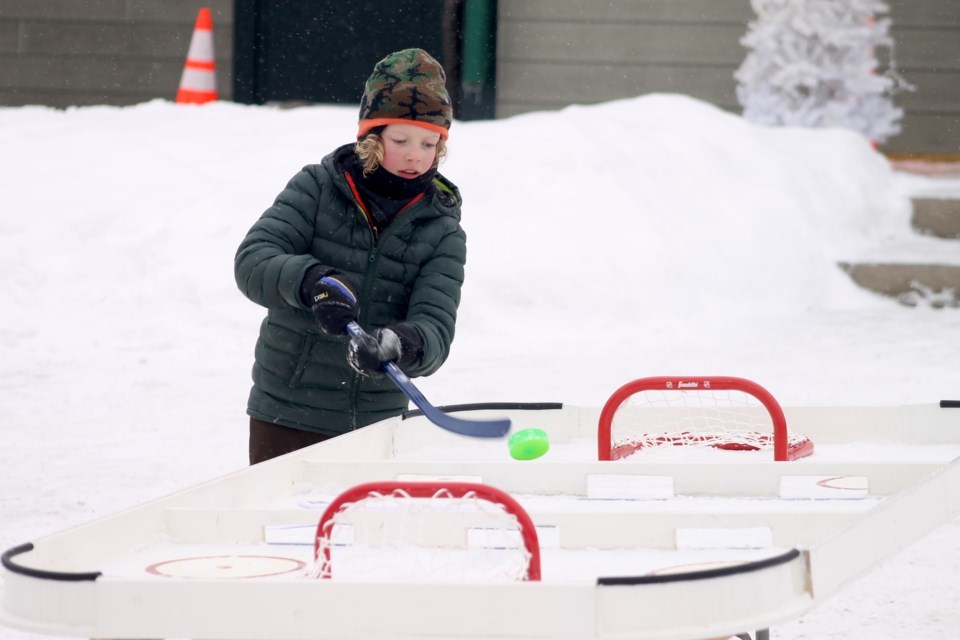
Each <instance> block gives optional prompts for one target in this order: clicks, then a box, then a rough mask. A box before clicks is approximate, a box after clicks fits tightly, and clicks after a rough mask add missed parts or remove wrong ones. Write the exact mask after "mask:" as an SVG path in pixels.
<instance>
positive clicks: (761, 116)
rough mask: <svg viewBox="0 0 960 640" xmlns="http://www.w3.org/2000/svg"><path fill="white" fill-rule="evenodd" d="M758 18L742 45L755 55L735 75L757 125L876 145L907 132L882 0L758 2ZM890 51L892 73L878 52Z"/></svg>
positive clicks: (747, 115)
mask: <svg viewBox="0 0 960 640" xmlns="http://www.w3.org/2000/svg"><path fill="white" fill-rule="evenodd" d="M751 4H752V6H753V10H754V12H755V13H756V14H757V19H756V20H754V21H752V22H751V23H750V25H749V28H748V30H747V33H746V35H745V36H744V37H743V38H742V39H741V41H740V42H741V44H743V45H744V46H745V47H747V48H748V49H751V52H750V53H748V54H747V56H746V58H745V59H744V61H743V64H742V65H741V66H740V68H739V69H738V70H737V71H736V73H735V74H734V77H735V78H736V80H737V98H738V100H739V101H740V105H741V106H742V107H743V115H744V117H745V118H746V119H747V120H750V121H751V122H757V123H761V124H770V125H792V126H803V127H846V128H848V129H854V130H856V131H860V132H861V133H863V134H864V135H866V136H867V137H868V138H870V139H871V140H873V141H875V142H878V143H880V142H884V141H886V140H887V139H889V138H890V137H891V136H893V135H896V134H897V133H899V132H900V123H899V121H900V118H901V117H902V116H903V110H902V109H899V108H897V107H895V106H894V104H893V100H892V96H893V94H895V93H896V92H897V91H898V90H902V89H910V88H911V87H909V85H907V84H906V83H905V82H904V81H903V79H902V78H901V77H900V76H899V75H898V74H897V73H896V67H895V65H894V63H893V38H891V37H890V35H889V29H890V20H889V19H888V18H878V17H877V16H880V15H881V14H884V13H887V11H888V7H887V5H886V4H885V3H884V2H881V1H880V0H751ZM881 49H887V50H888V51H889V57H888V67H889V68H888V70H887V71H886V73H883V74H881V73H878V72H877V54H878V52H880V50H881Z"/></svg>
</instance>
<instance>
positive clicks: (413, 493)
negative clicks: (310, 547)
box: [311, 481, 540, 581]
mask: <svg viewBox="0 0 960 640" xmlns="http://www.w3.org/2000/svg"><path fill="white" fill-rule="evenodd" d="M311 574H312V575H313V576H314V577H317V578H322V579H331V578H333V579H337V580H371V579H376V580H386V581H390V580H402V581H411V580H417V581H462V580H465V579H473V580H480V581H519V580H539V579H540V546H539V542H538V540H537V532H536V528H535V527H534V524H533V522H532V520H531V519H530V516H529V515H528V514H527V513H526V511H524V509H523V507H521V506H520V504H519V503H517V501H516V500H514V499H513V498H512V497H511V496H510V495H508V494H507V493H504V492H503V491H500V490H499V489H496V488H494V487H491V486H488V485H484V484H480V483H470V482H444V481H439V482H403V481H397V482H371V483H366V484H361V485H357V486H355V487H352V488H351V489H348V490H346V491H344V492H343V493H341V494H340V495H339V496H337V498H335V499H334V500H333V502H331V503H330V505H329V506H328V507H327V509H326V510H325V511H324V513H323V515H322V516H321V518H320V521H319V523H318V524H317V532H316V540H315V545H314V566H313V567H312V569H311Z"/></svg>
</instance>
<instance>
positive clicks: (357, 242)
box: [234, 146, 467, 435]
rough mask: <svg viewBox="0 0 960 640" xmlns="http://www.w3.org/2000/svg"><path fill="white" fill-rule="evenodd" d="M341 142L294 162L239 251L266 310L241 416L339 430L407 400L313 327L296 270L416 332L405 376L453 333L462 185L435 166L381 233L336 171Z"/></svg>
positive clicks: (442, 348)
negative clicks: (337, 283)
mask: <svg viewBox="0 0 960 640" xmlns="http://www.w3.org/2000/svg"><path fill="white" fill-rule="evenodd" d="M350 148H351V146H347V147H341V148H340V149H338V150H337V151H335V152H334V153H331V154H330V155H328V156H327V157H325V158H324V159H323V160H322V161H321V163H320V164H318V165H309V166H307V167H304V168H303V170H302V171H300V172H299V173H298V174H297V175H295V176H294V177H293V178H292V179H291V180H290V182H289V183H288V184H287V186H286V188H285V189H284V190H283V191H282V192H281V193H280V195H279V196H277V199H276V201H275V202H274V204H273V205H272V206H271V207H270V208H269V209H267V210H266V211H265V212H264V214H263V216H261V217H260V219H259V220H258V221H257V222H256V223H255V224H254V225H253V227H252V228H251V229H250V231H249V232H248V233H247V235H246V237H245V238H244V239H243V242H242V243H241V244H240V247H239V249H238V250H237V254H236V258H235V260H234V275H235V277H236V280H237V285H238V286H239V287H240V290H241V291H242V292H243V294H244V295H246V296H247V297H248V298H250V300H252V301H254V302H256V303H257V304H259V305H262V306H264V307H266V308H267V317H266V318H265V319H264V321H263V323H262V324H261V326H260V336H259V339H258V340H257V345H256V352H255V358H256V362H255V364H254V367H253V389H252V390H251V392H250V399H249V402H248V404H247V413H248V414H249V415H250V416H253V417H254V418H257V419H258V420H263V421H265V422H275V423H278V424H281V425H285V426H288V427H294V428H297V429H303V430H307V431H314V432H317V433H321V434H325V435H337V434H340V433H344V432H346V431H349V430H352V429H356V428H358V427H362V426H365V425H368V424H371V423H373V422H376V421H378V420H383V419H384V418H387V417H390V416H395V415H398V414H399V413H401V412H403V411H404V410H406V409H407V398H406V396H404V395H403V393H402V392H400V391H399V390H397V389H396V387H395V386H394V385H393V383H392V382H390V380H389V379H388V378H386V377H381V378H379V379H371V378H364V377H361V376H360V375H358V374H357V373H355V372H354V370H353V369H352V368H351V367H350V365H349V364H347V356H346V354H347V338H346V337H343V338H340V337H331V336H327V335H325V334H323V333H322V332H321V331H320V330H319V329H318V328H317V326H316V325H315V324H314V320H313V315H312V313H311V311H310V309H309V307H306V306H304V304H303V303H302V302H301V301H300V299H299V289H300V284H301V281H302V280H303V275H304V273H305V272H306V271H307V269H309V268H310V267H312V266H314V265H317V264H322V265H326V266H329V267H333V268H334V269H337V270H339V271H341V272H343V273H345V274H346V275H347V276H349V277H350V279H351V280H352V281H353V282H354V284H355V285H356V286H357V287H358V289H359V291H358V293H359V298H360V324H361V325H362V326H363V327H364V328H365V329H367V330H368V331H372V330H373V329H375V328H377V327H382V326H386V325H389V324H394V323H397V322H404V323H407V324H409V325H411V326H413V327H414V328H415V329H416V330H417V331H418V332H419V334H420V337H421V338H422V339H423V355H422V357H421V358H420V359H419V360H418V361H416V362H414V363H413V364H412V365H410V366H408V367H405V372H406V373H407V375H409V376H411V377H416V376H425V375H429V374H431V373H433V372H434V371H436V370H437V369H438V368H439V367H440V365H441V364H443V362H444V361H445V360H446V358H447V355H448V354H449V351H450V345H451V343H452V342H453V337H454V327H455V324H456V317H457V307H458V306H459V304H460V288H461V286H462V284H463V271H464V269H463V267H464V263H465V262H466V251H467V250H466V234H465V233H464V232H463V229H461V228H460V203H461V200H460V193H459V191H458V190H457V188H456V186H454V185H453V184H452V183H450V182H449V181H447V180H446V178H444V177H443V176H441V175H440V174H437V177H436V178H435V179H434V186H435V189H432V190H431V192H429V193H428V195H427V197H425V198H422V199H421V200H419V201H418V202H416V203H414V204H413V205H412V206H409V207H408V208H407V209H405V210H404V211H402V212H400V213H399V214H398V215H397V216H396V218H394V219H393V221H392V222H391V223H390V224H389V225H388V226H387V227H386V228H385V229H384V230H383V233H382V234H381V236H380V237H379V238H376V237H375V234H374V231H373V228H372V227H371V225H370V224H369V223H368V222H367V218H366V216H365V214H364V213H363V211H362V210H361V209H360V206H359V204H358V203H357V201H356V199H355V197H354V196H353V194H352V192H351V190H350V186H349V184H348V183H347V181H346V179H345V177H344V168H343V164H342V160H343V158H344V154H346V153H352V151H350Z"/></svg>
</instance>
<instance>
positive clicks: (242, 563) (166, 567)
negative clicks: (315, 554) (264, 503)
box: [145, 555, 307, 579]
mask: <svg viewBox="0 0 960 640" xmlns="http://www.w3.org/2000/svg"><path fill="white" fill-rule="evenodd" d="M306 566H307V565H306V563H305V562H302V561H300V560H296V559H294V558H283V557H279V556H232V555H226V556H199V557H192V558H177V559H175V560H164V561H163V562H157V563H155V564H151V565H149V566H148V567H146V569H145V571H146V572H147V573H151V574H153V575H157V576H162V577H164V578H187V579H191V578H192V579H200V578H235V579H246V578H266V577H270V576H278V575H282V574H285V573H292V572H294V571H300V570H302V569H303V568H304V567H306Z"/></svg>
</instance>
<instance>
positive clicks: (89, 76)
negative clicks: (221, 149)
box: [0, 0, 233, 107]
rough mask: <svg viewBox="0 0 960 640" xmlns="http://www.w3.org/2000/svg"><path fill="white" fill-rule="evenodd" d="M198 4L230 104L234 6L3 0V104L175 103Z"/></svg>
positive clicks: (209, 1)
mask: <svg viewBox="0 0 960 640" xmlns="http://www.w3.org/2000/svg"><path fill="white" fill-rule="evenodd" d="M203 6H206V7H210V9H211V11H212V13H213V26H214V46H215V49H216V53H215V56H216V61H217V85H218V87H217V90H218V92H219V94H220V97H221V98H225V99H229V98H230V95H231V90H232V89H231V86H232V82H231V76H232V64H231V63H232V60H231V59H232V51H233V24H232V23H233V0H203V1H202V2H198V1H188V0H0V105H6V106H20V105H28V104H40V105H48V106H53V107H67V106H71V105H91V104H112V105H128V104H135V103H138V102H144V101H146V100H151V99H153V98H167V99H171V100H172V99H174V98H175V97H176V93H177V88H178V86H179V84H180V74H181V73H182V72H183V63H184V61H185V60H186V55H187V50H188V48H189V46H190V37H191V36H192V34H193V24H194V22H195V21H196V18H197V12H198V11H199V9H200V7H203Z"/></svg>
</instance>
